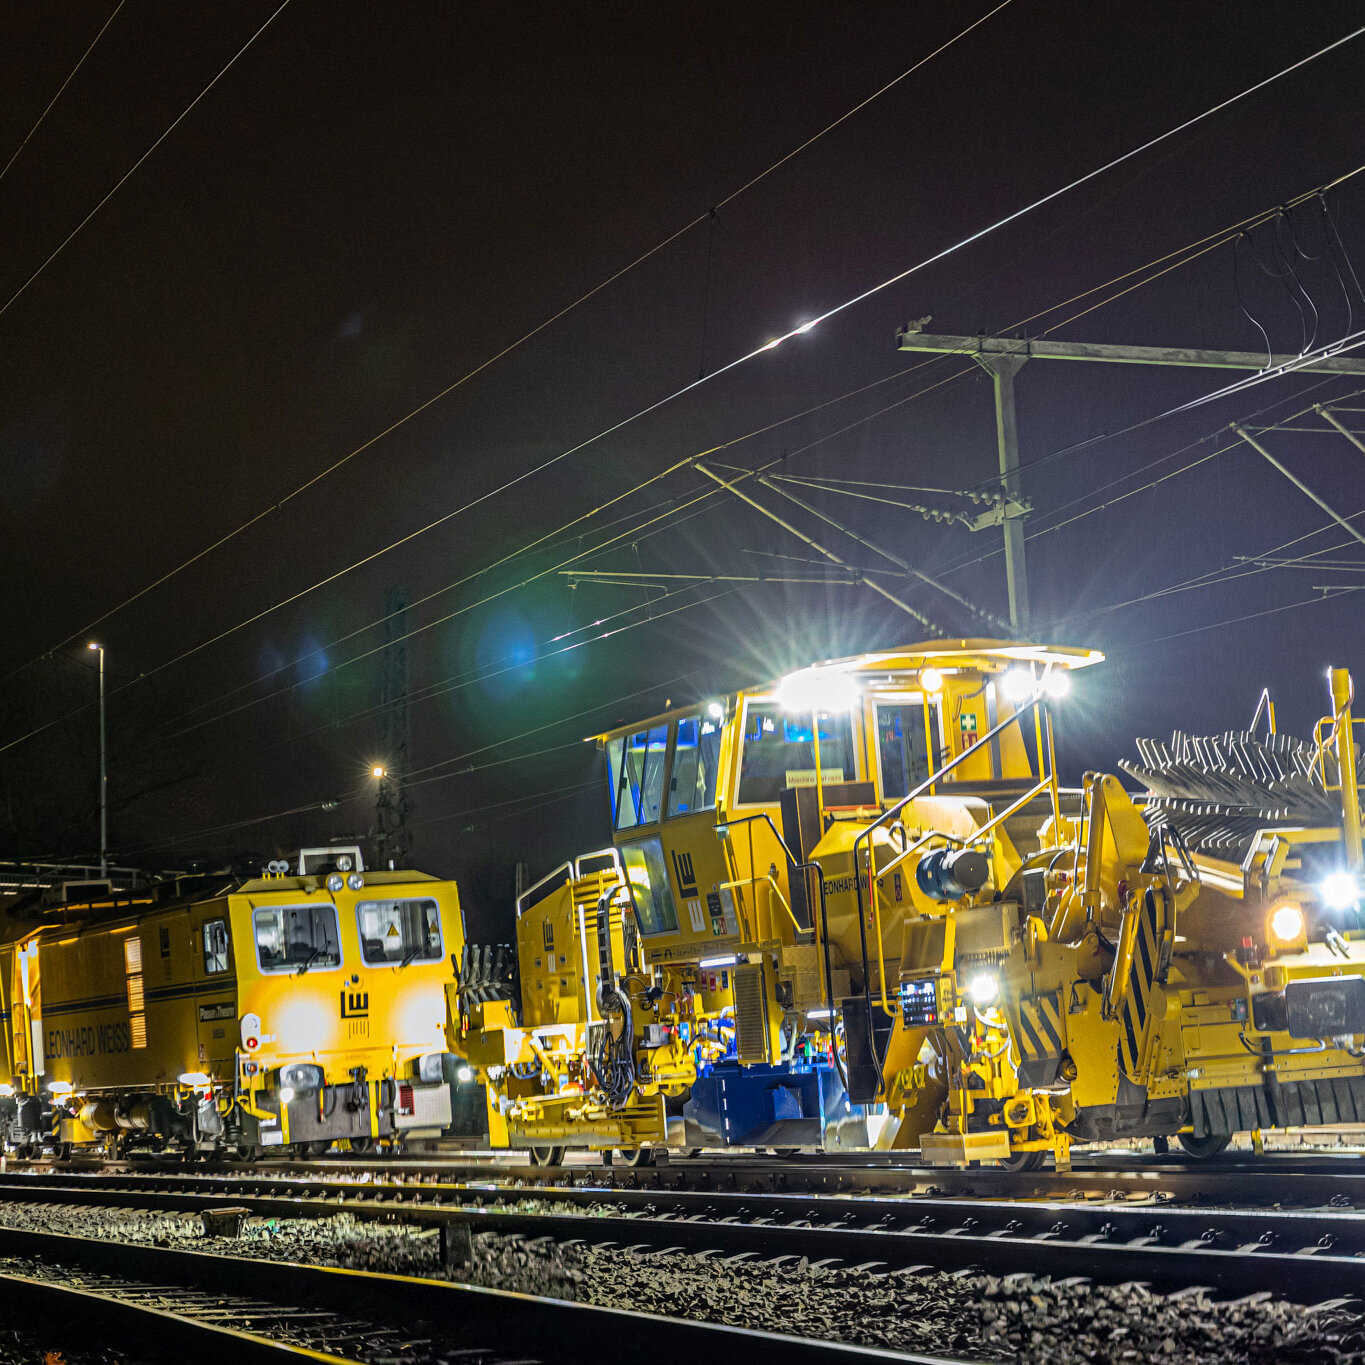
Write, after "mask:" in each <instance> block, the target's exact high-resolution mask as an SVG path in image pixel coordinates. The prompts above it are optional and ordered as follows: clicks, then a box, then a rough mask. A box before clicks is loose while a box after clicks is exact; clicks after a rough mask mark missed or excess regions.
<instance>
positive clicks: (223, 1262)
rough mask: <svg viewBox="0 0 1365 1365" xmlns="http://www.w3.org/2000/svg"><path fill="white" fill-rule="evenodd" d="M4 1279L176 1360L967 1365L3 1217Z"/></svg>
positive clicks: (36, 1306)
mask: <svg viewBox="0 0 1365 1365" xmlns="http://www.w3.org/2000/svg"><path fill="white" fill-rule="evenodd" d="M0 1289H3V1292H4V1294H5V1300H4V1301H5V1305H6V1312H7V1318H6V1321H7V1323H8V1322H10V1321H11V1318H10V1316H9V1315H10V1314H14V1315H16V1318H17V1317H18V1316H19V1315H21V1314H23V1313H25V1312H26V1313H28V1314H32V1313H35V1312H37V1313H45V1314H48V1315H56V1314H70V1313H79V1314H81V1315H82V1330H83V1331H84V1332H85V1334H86V1336H87V1339H89V1337H90V1334H91V1333H92V1332H94V1333H101V1332H103V1333H107V1334H108V1336H110V1337H114V1338H116V1339H119V1340H122V1341H123V1342H125V1343H128V1344H129V1345H134V1344H140V1345H142V1346H144V1347H148V1348H150V1353H151V1354H153V1355H160V1356H166V1357H168V1358H171V1357H173V1358H175V1359H177V1360H184V1359H201V1358H206V1359H210V1360H215V1361H217V1360H223V1361H227V1360H229V1359H231V1360H232V1361H234V1362H241V1361H248V1362H253V1365H254V1362H258V1361H260V1362H275V1365H280V1363H281V1362H284V1361H286V1360H294V1361H312V1362H322V1365H326V1363H327V1362H338V1365H339V1363H340V1362H348V1363H350V1365H354V1363H355V1362H361V1363H362V1365H394V1362H402V1363H403V1365H444V1363H445V1362H453V1361H456V1360H458V1361H459V1362H461V1365H513V1362H515V1365H531V1362H542V1363H543V1365H559V1363H560V1362H563V1365H576V1363H577V1362H580V1361H582V1362H587V1361H593V1362H599V1361H600V1360H601V1357H602V1354H603V1352H604V1350H608V1349H609V1350H610V1352H611V1354H612V1355H613V1356H615V1357H616V1358H617V1359H623V1360H644V1359H646V1358H654V1357H656V1356H657V1355H659V1354H660V1353H663V1352H674V1351H689V1352H699V1353H707V1352H709V1353H711V1354H712V1355H713V1357H714V1358H717V1359H721V1360H731V1359H740V1358H743V1359H746V1360H749V1361H754V1362H762V1363H766V1362H773V1363H774V1365H777V1362H781V1365H872V1363H873V1362H879V1361H880V1362H901V1363H902V1365H963V1362H961V1361H959V1360H956V1359H952V1358H949V1357H940V1356H929V1355H917V1354H911V1353H906V1352H897V1351H878V1350H872V1349H868V1348H863V1347H857V1346H847V1345H842V1344H840V1343H834V1342H822V1341H808V1340H803V1339H800V1338H796V1337H784V1336H779V1335H777V1334H774V1333H767V1332H755V1331H750V1330H747V1329H745V1328H739V1327H730V1326H721V1325H715V1324H710V1323H702V1322H694V1321H689V1320H685V1319H681V1318H669V1317H659V1316H655V1315H651V1314H646V1313H625V1312H622V1311H621V1310H619V1309H613V1308H600V1307H596V1306H592V1305H587V1304H581V1303H567V1302H563V1301H560V1300H555V1299H545V1298H535V1297H531V1296H528V1295H522V1294H511V1293H506V1292H503V1291H500V1290H496V1289H483V1288H477V1287H473V1286H468V1285H458V1284H451V1283H448V1282H445V1281H439V1280H425V1279H415V1278H410V1277H404V1276H396V1275H385V1274H375V1273H371V1272H363V1271H353V1270H339V1269H332V1268H327V1267H319V1266H306V1265H298V1264H294V1263H290V1262H281V1261H265V1260H253V1259H249V1258H246V1257H235V1256H222V1255H217V1254H207V1253H204V1252H198V1251H180V1250H170V1249H166V1248H161V1247H149V1246H142V1245H138V1244H120V1243H115V1242H110V1241H103V1240H99V1239H94V1238H86V1237H72V1236H64V1235H60V1234H56V1233H51V1232H35V1231H31V1230H18V1229H14V1228H6V1227H0ZM50 1321H51V1317H50V1316H49V1322H50ZM106 1339H107V1338H106ZM191 1353H192V1354H191Z"/></svg>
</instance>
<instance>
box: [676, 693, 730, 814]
mask: <svg viewBox="0 0 1365 1365" xmlns="http://www.w3.org/2000/svg"><path fill="white" fill-rule="evenodd" d="M719 771H720V721H718V720H714V719H712V718H711V717H710V716H707V717H701V716H684V717H683V719H682V720H680V721H679V722H678V737H677V739H676V740H675V741H674V744H673V777H672V780H671V781H670V782H669V784H668V813H669V815H670V816H673V815H688V814H690V813H691V812H692V811H697V810H710V809H711V807H712V806H714V805H715V804H716V775H717V773H719Z"/></svg>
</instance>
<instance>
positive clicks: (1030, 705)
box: [853, 674, 1057, 1090]
mask: <svg viewBox="0 0 1365 1365" xmlns="http://www.w3.org/2000/svg"><path fill="white" fill-rule="evenodd" d="M1046 677H1047V674H1044V675H1043V678H1040V679H1037V680H1036V683H1035V688H1034V692H1033V695H1032V697H1031V698H1029V699H1028V701H1027V703H1026V704H1024V705H1021V706H1019V707H1017V708H1016V709H1015V710H1014V711H1013V712H1012V713H1011V714H1010V715H1008V716H1006V718H1005V719H1004V720H1002V721H1000V722H999V723H998V724H996V725H993V726H992V727H991V728H990V729H989V730H987V731H986V733H985V734H984V735H982V736H981V738H980V739H978V740H977V741H976V742H975V743H974V744H970V745H968V746H967V748H965V749H964V750H963V751H962V752H961V753H960V754H958V756H957V757H956V758H954V759H952V760H950V761H949V762H948V763H945V764H944V765H943V767H942V768H940V769H939V770H938V771H937V772H936V773H930V774H929V776H928V777H926V778H925V780H924V781H923V782H921V783H920V784H919V785H918V786H917V787H915V788H913V789H912V790H911V791H910V792H908V793H907V794H906V795H905V796H903V797H901V799H900V800H899V801H897V802H896V803H895V804H894V805H893V806H891V807H890V808H889V809H887V810H886V812H885V813H884V814H882V815H881V816H879V817H878V818H877V819H876V820H874V821H873V822H872V823H871V824H870V825H868V827H867V828H866V829H865V830H863V831H862V833H861V834H859V835H858V837H857V838H856V839H855V840H854V841H853V887H854V892H855V895H856V897H857V906H858V932H859V936H860V938H861V940H862V954H863V956H862V965H863V993H864V995H865V997H866V999H867V1012H868V1029H869V1036H870V1030H871V1027H872V964H871V962H870V961H869V959H868V952H867V933H866V929H865V920H864V908H863V883H862V878H861V877H860V876H859V875H858V870H859V867H860V865H861V864H860V860H859V845H860V844H862V843H863V841H864V840H866V841H867V849H866V853H865V856H866V858H867V894H868V896H869V897H870V898H871V899H872V911H873V921H874V923H875V926H876V930H877V967H878V981H879V991H880V995H881V1001H880V1004H881V1008H882V1011H883V1012H884V1013H885V1014H887V1015H890V1016H891V1017H892V1018H895V1014H896V1012H895V1010H894V1009H893V1008H892V1005H891V1001H890V1000H889V999H888V998H887V994H886V956H885V953H884V951H883V947H882V933H881V904H880V902H879V900H878V898H877V894H876V890H875V887H876V883H877V881H878V880H879V879H880V878H881V877H884V876H885V875H886V871H887V869H886V868H883V869H882V871H881V872H880V873H879V872H878V871H877V865H876V845H875V844H874V843H873V842H872V836H873V834H874V833H875V832H876V830H877V829H879V828H880V827H881V826H883V825H885V824H886V823H887V822H888V821H889V820H891V819H893V818H894V817H895V816H897V815H899V814H900V812H901V811H902V810H904V809H905V807H906V806H907V805H908V804H909V803H910V802H911V801H913V800H915V799H916V798H917V797H920V796H923V795H924V794H925V792H926V791H929V790H931V789H932V788H933V787H934V786H935V785H936V784H937V783H938V782H939V781H940V780H941V779H942V778H943V777H944V775H945V774H947V773H949V772H951V771H952V770H953V769H954V768H956V767H957V766H958V765H959V764H960V763H963V762H965V761H966V760H967V759H968V758H970V757H971V756H972V755H973V754H975V753H977V752H979V751H980V750H981V749H983V748H984V747H985V746H986V745H988V744H991V743H993V742H994V741H995V740H996V739H997V738H998V736H999V735H1000V734H1001V733H1002V732H1003V731H1004V730H1006V729H1008V728H1009V727H1010V726H1011V725H1015V724H1021V723H1022V720H1023V717H1024V716H1025V715H1027V714H1029V713H1030V712H1032V713H1033V715H1034V716H1035V718H1036V717H1037V716H1038V715H1039V714H1040V712H1043V713H1045V712H1046V711H1047V701H1046V698H1045V695H1044V690H1043V689H1044V684H1045V681H1046ZM1021 728H1022V725H1021ZM1047 731H1048V739H1049V745H1048V749H1049V754H1051V752H1052V745H1051V742H1050V741H1051V736H1052V725H1051V718H1050V716H1049V718H1048V726H1047ZM1043 766H1044V757H1043V754H1042V751H1041V747H1040V750H1039V753H1038V767H1039V769H1040V770H1041V769H1042V768H1043ZM1047 766H1048V769H1049V771H1048V773H1047V774H1046V776H1044V777H1040V779H1039V782H1038V784H1037V786H1036V787H1035V788H1034V790H1033V791H1031V792H1030V793H1029V794H1028V796H1027V797H1026V798H1024V799H1023V800H1020V801H1018V802H1016V803H1015V804H1014V805H1013V806H1011V807H1010V808H1009V810H1007V811H1005V812H1002V814H1001V815H1000V816H999V817H994V818H993V819H992V821H991V822H990V825H989V826H988V827H987V828H994V826H995V824H997V823H998V822H999V820H1000V819H1004V818H1006V817H1007V816H1009V815H1011V814H1013V813H1014V811H1015V810H1017V809H1018V807H1019V806H1020V805H1022V804H1024V801H1025V800H1032V799H1033V797H1035V796H1037V795H1038V793H1039V792H1041V791H1042V790H1043V788H1044V787H1046V786H1050V787H1051V788H1052V797H1053V806H1054V808H1056V806H1057V789H1056V768H1055V764H1053V763H1049V764H1048V765H1047ZM979 833H980V832H978V835H974V836H973V838H972V839H971V840H968V841H967V842H968V843H972V842H975V839H976V838H977V837H979ZM944 837H947V836H944ZM899 856H901V857H903V856H904V854H903V853H902V855H899ZM880 1088H881V1082H880V1080H879V1081H878V1089H879V1090H880Z"/></svg>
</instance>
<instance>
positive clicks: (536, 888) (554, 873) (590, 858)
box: [516, 848, 621, 919]
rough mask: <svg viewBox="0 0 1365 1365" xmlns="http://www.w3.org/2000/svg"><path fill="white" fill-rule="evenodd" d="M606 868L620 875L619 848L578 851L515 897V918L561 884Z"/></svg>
mask: <svg viewBox="0 0 1365 1365" xmlns="http://www.w3.org/2000/svg"><path fill="white" fill-rule="evenodd" d="M590 864H592V866H590ZM608 870H613V871H615V873H616V875H617V876H618V877H619V876H620V875H621V853H620V850H619V849H616V848H603V849H598V850H597V852H595V853H580V854H579V855H578V857H577V858H570V859H569V860H568V862H563V863H560V865H559V866H558V867H556V868H552V869H551V870H550V871H549V872H547V873H546V874H545V875H544V876H543V877H542V878H541V879H540V880H539V881H538V882H532V884H531V885H530V886H528V887H527V888H526V890H525V891H523V892H522V893H521V895H519V896H518V897H517V902H516V906H517V918H518V919H520V918H521V917H522V915H523V914H524V913H525V912H526V911H527V910H529V909H530V908H531V907H532V906H533V905H537V904H539V902H541V901H543V900H544V899H545V897H546V896H548V895H550V894H551V893H552V892H554V891H558V890H559V888H560V887H561V886H567V885H568V884H569V883H570V882H576V881H577V880H578V879H579V878H580V877H585V876H587V875H588V874H589V873H590V872H606V871H608Z"/></svg>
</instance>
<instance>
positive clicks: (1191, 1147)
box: [1176, 1133, 1232, 1161]
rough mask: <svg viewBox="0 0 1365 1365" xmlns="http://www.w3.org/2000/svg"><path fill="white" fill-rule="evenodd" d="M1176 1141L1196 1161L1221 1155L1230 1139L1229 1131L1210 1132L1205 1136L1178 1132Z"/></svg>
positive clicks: (1210, 1159)
mask: <svg viewBox="0 0 1365 1365" xmlns="http://www.w3.org/2000/svg"><path fill="white" fill-rule="evenodd" d="M1176 1141H1177V1142H1179V1143H1180V1145H1181V1146H1182V1147H1183V1148H1184V1149H1185V1153H1186V1155H1187V1156H1192V1157H1193V1158H1194V1159H1195V1160H1196V1161H1212V1160H1213V1159H1214V1157H1216V1156H1222V1154H1223V1153H1224V1152H1225V1151H1226V1150H1227V1146H1228V1143H1230V1142H1231V1141H1232V1135H1231V1134H1230V1133H1210V1134H1208V1135H1207V1136H1206V1137H1195V1135H1194V1134H1193V1133H1178V1134H1176Z"/></svg>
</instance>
